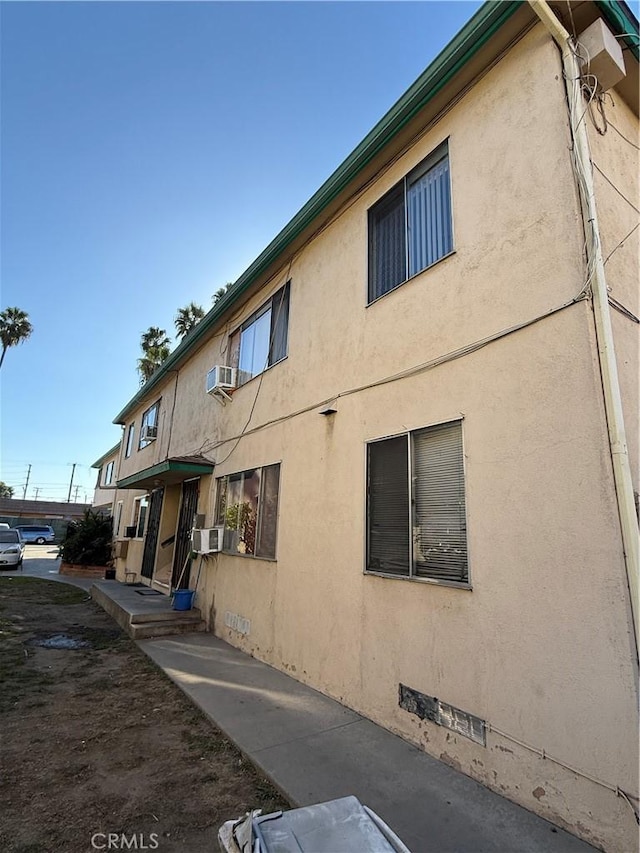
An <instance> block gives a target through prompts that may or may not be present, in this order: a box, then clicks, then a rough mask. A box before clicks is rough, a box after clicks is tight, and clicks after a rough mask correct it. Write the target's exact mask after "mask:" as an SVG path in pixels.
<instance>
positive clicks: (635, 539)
mask: <svg viewBox="0 0 640 853" xmlns="http://www.w3.org/2000/svg"><path fill="white" fill-rule="evenodd" d="M528 2H529V5H530V6H531V8H532V9H533V11H534V12H535V14H536V15H537V16H538V18H540V20H541V21H542V23H543V24H544V26H545V27H546V28H547V30H548V31H549V33H550V34H551V36H552V38H553V39H554V41H555V42H556V43H557V44H558V46H559V47H560V50H561V52H562V66H563V70H564V79H565V86H566V89H567V99H568V103H569V119H570V124H571V135H572V138H573V157H574V166H575V169H576V178H577V181H578V188H579V190H580V199H581V207H582V218H583V222H584V230H585V235H586V251H587V269H588V271H589V273H588V276H589V278H588V284H590V286H591V293H592V298H593V314H594V320H595V329H596V340H597V345H598V359H599V362H600V375H601V377H602V389H603V397H604V408H605V414H606V419H607V431H608V437H609V447H610V451H611V459H612V462H613V479H614V487H615V492H616V500H617V504H618V516H619V519H620V529H621V533H622V546H623V551H624V562H625V568H626V573H627V581H628V584H629V594H630V597H631V614H632V618H633V628H634V633H635V651H636V661H637V660H638V657H639V648H638V642H639V639H640V627H639V624H638V617H639V610H640V601H639V583H638V575H639V568H638V566H639V562H640V557H639V552H640V536H639V535H638V519H637V516H636V509H635V502H634V496H633V484H632V480H631V464H630V462H629V452H628V450H627V440H626V435H625V429H624V417H623V411H622V395H621V393H620V382H619V379H618V367H617V364H616V355H615V349H614V343H613V328H612V325H611V313H610V310H609V301H608V291H607V280H606V276H605V269H604V260H603V257H602V243H601V241H600V229H599V226H598V214H597V210H596V202H595V192H594V184H593V166H592V162H591V154H590V151H589V137H588V134H587V125H586V118H585V116H586V110H585V109H584V107H583V98H582V90H581V80H580V77H581V72H580V67H579V65H578V59H577V53H576V46H575V45H574V44H573V42H572V39H571V35H570V33H569V32H568V31H567V30H566V29H565V27H563V26H562V24H561V22H560V21H559V20H558V18H557V17H556V16H555V14H554V13H553V12H552V10H551V9H550V7H549V5H548V3H547V2H546V0H528Z"/></svg>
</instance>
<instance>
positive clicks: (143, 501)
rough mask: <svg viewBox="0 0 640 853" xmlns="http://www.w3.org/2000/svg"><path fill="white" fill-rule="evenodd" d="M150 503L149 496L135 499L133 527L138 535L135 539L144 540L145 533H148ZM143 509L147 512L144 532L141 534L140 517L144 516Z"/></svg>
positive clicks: (143, 523)
mask: <svg viewBox="0 0 640 853" xmlns="http://www.w3.org/2000/svg"><path fill="white" fill-rule="evenodd" d="M149 502H150V501H149V495H140V497H137V498H134V499H133V514H132V518H131V527H135V529H136V535H135V536H134V537H133V538H134V539H144V536H145V533H146V532H147V523H148V521H149ZM143 509H144V510H145V512H144V516H143V519H142V532H140V516H141V515H142V510H143Z"/></svg>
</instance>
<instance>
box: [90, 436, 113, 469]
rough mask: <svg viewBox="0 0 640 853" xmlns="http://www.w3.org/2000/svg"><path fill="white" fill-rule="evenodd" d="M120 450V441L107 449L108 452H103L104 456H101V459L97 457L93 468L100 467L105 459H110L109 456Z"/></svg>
mask: <svg viewBox="0 0 640 853" xmlns="http://www.w3.org/2000/svg"><path fill="white" fill-rule="evenodd" d="M119 450H120V442H118V443H117V444H115V445H114V446H113V447H112V448H111V450H107V452H106V453H103V454H102V456H101V457H100V458H99V459H96V461H95V462H94V463H93V464H92V465H91V467H92V468H99V467H100V466H101V465H102V463H103V462H104V460H105V459H108V458H109V456H113V455H114V454H116V453H117V452H118V451H119Z"/></svg>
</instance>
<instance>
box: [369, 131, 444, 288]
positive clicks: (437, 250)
mask: <svg viewBox="0 0 640 853" xmlns="http://www.w3.org/2000/svg"><path fill="white" fill-rule="evenodd" d="M452 251H453V226H452V220H451V186H450V180H449V144H448V142H447V141H445V142H443V143H442V145H440V146H438V148H436V150H435V151H433V152H432V153H431V154H430V155H429V156H428V157H427V158H426V160H423V161H422V163H420V164H419V165H418V166H416V168H415V169H413V171H411V172H409V174H408V175H407V176H406V177H405V178H403V180H402V181H400V183H399V184H397V185H396V186H395V187H393V189H391V190H390V191H389V192H388V193H387V194H386V195H385V196H383V197H382V198H381V199H380V201H379V202H377V204H375V205H374V206H373V207H372V208H370V210H369V302H373V301H374V299H377V298H378V297H379V296H382V295H383V294H384V293H388V291H390V290H393V289H394V288H395V287H397V286H398V285H399V284H402V283H403V282H405V281H406V280H407V279H408V278H411V276H414V275H416V274H417V273H419V272H421V271H422V270H424V269H426V268H427V267H429V266H431V265H432V264H434V263H435V262H436V261H439V260H440V258H443V257H444V256H445V255H448V254H449V253H450V252H452Z"/></svg>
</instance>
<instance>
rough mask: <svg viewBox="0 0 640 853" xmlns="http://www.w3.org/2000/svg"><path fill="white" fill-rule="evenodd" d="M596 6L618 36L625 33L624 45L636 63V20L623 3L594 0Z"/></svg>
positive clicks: (639, 41) (638, 39)
mask: <svg viewBox="0 0 640 853" xmlns="http://www.w3.org/2000/svg"><path fill="white" fill-rule="evenodd" d="M596 6H597V7H598V9H599V10H600V12H601V13H602V14H603V15H604V17H605V18H606V19H607V22H608V23H609V24H610V25H611V26H612V27H613V29H614V30H616V31H617V32H618V33H619V34H622V33H626V34H627V35H626V36H625V38H624V39H621V41H624V43H625V44H626V45H627V47H628V48H629V50H630V51H631V53H632V55H633V56H634V57H635V59H636V61H638V56H639V50H638V49H639V47H640V38H638V19H637V18H636V16H635V15H634V14H633V12H632V11H631V9H630V8H629V6H627V4H626V3H625V2H619V1H618V0H596Z"/></svg>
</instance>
